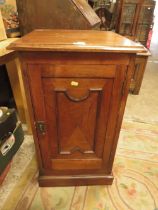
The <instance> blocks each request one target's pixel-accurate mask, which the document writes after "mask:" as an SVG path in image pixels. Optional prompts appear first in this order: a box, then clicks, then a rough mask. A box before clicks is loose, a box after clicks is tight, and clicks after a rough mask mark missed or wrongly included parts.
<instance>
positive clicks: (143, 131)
mask: <svg viewBox="0 0 158 210" xmlns="http://www.w3.org/2000/svg"><path fill="white" fill-rule="evenodd" d="M30 171H31V173H30ZM113 172H114V176H115V179H114V182H113V185H112V186H89V187H87V186H85V187H60V188H39V187H38V183H37V166H36V162H35V158H33V160H32V161H31V163H30V165H29V166H28V168H27V170H26V171H25V173H24V176H23V179H24V177H25V176H26V177H27V176H28V175H27V174H32V176H29V178H30V181H29V183H28V184H27V187H25V189H23V188H22V190H23V191H21V194H20V198H18V196H17V191H18V190H19V189H20V187H21V186H22V183H23V182H24V180H20V182H19V183H18V185H17V186H16V187H15V189H14V191H13V193H12V195H11V196H10V197H12V196H13V198H14V199H12V201H11V200H10V202H8V201H6V203H5V205H4V207H5V208H3V210H13V209H16V210H158V126H157V125H149V124H145V123H138V122H132V121H126V122H124V123H123V126H122V130H121V134H120V139H119V145H118V149H117V155H116V158H115V163H114V168H113Z"/></svg>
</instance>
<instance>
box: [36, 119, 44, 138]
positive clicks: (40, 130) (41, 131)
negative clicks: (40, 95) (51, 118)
mask: <svg viewBox="0 0 158 210" xmlns="http://www.w3.org/2000/svg"><path fill="white" fill-rule="evenodd" d="M35 126H36V130H37V132H38V133H39V134H41V135H45V133H46V124H45V122H44V121H37V122H36V123H35Z"/></svg>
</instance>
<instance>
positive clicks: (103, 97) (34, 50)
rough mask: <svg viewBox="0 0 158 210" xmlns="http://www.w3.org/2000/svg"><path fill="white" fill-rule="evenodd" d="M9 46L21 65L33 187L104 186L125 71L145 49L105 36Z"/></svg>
mask: <svg viewBox="0 0 158 210" xmlns="http://www.w3.org/2000/svg"><path fill="white" fill-rule="evenodd" d="M58 34H60V36H58V39H54V37H56V36H57V35H58ZM35 38H36V41H35ZM83 42H84V43H85V44H84V45H83ZM32 43H34V44H32ZM74 43H78V44H74ZM10 48H12V49H14V50H15V49H16V50H17V51H20V57H21V61H22V63H23V76H24V80H25V87H26V92H27V97H28V104H29V110H30V115H31V119H32V129H33V134H34V139H35V144H36V150H37V155H38V162H39V184H40V186H71V185H100V184H112V181H113V175H112V165H113V161H114V156H115V151H116V146H117V141H118V137H119V132H120V127H121V123H122V118H123V113H124V109H125V104H126V99H127V95H128V89H129V85H130V79H131V75H132V68H133V65H134V60H135V56H136V53H138V52H146V50H145V48H143V47H142V46H141V45H138V44H135V43H134V42H132V41H130V40H128V39H126V38H124V37H122V36H120V35H117V34H115V33H112V32H95V31H93V32H92V31H86V32H83V31H56V30H52V31H48V30H46V31H36V32H32V33H31V34H29V35H27V36H26V37H23V38H22V39H21V40H20V41H18V42H16V43H14V44H12V45H11V46H10Z"/></svg>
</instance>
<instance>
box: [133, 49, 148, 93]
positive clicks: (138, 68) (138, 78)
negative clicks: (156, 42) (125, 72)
mask: <svg viewBox="0 0 158 210" xmlns="http://www.w3.org/2000/svg"><path fill="white" fill-rule="evenodd" d="M150 55H151V54H150V52H149V51H148V52H147V53H139V54H137V56H136V58H135V62H134V67H133V73H132V79H131V84H130V92H131V93H132V94H135V95H138V94H139V91H140V88H141V84H142V81H143V76H144V72H145V68H146V64H147V61H148V57H149V56H150Z"/></svg>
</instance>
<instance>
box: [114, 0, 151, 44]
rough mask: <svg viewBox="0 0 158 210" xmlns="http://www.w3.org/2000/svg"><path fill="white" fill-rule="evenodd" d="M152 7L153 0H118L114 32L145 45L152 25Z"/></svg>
mask: <svg viewBox="0 0 158 210" xmlns="http://www.w3.org/2000/svg"><path fill="white" fill-rule="evenodd" d="M154 8H155V1H153V0H119V1H118V2H117V15H116V18H117V24H116V32H118V33H119V34H122V35H124V36H128V37H129V38H130V39H133V40H136V41H139V42H141V43H142V44H143V45H144V46H146V43H147V40H148V34H149V31H150V30H151V28H152V25H153V17H154Z"/></svg>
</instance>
